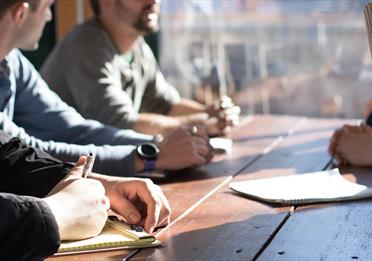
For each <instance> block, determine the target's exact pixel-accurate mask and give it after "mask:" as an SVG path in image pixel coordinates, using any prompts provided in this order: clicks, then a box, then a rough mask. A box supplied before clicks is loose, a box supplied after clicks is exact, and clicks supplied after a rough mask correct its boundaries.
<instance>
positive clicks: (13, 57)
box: [5, 48, 29, 67]
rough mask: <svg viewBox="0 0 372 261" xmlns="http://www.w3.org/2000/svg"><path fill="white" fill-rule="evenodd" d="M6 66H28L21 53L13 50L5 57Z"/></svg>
mask: <svg viewBox="0 0 372 261" xmlns="http://www.w3.org/2000/svg"><path fill="white" fill-rule="evenodd" d="M5 59H6V61H7V62H8V64H10V65H11V66H12V67H19V66H21V64H24V63H27V64H29V62H28V60H27V58H26V57H25V56H24V55H23V54H22V52H21V51H20V50H19V49H16V48H15V49H13V50H11V51H10V52H9V53H8V54H7V56H6V57H5Z"/></svg>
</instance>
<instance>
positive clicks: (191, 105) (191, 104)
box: [168, 99, 207, 116]
mask: <svg viewBox="0 0 372 261" xmlns="http://www.w3.org/2000/svg"><path fill="white" fill-rule="evenodd" d="M206 109H207V108H206V106H205V105H203V104H201V103H199V102H196V101H193V100H189V99H181V100H180V102H179V103H177V104H175V105H173V107H172V108H171V110H170V111H169V113H168V115H169V116H181V115H187V114H193V113H200V112H206Z"/></svg>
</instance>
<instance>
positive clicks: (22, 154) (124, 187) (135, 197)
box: [0, 132, 170, 260]
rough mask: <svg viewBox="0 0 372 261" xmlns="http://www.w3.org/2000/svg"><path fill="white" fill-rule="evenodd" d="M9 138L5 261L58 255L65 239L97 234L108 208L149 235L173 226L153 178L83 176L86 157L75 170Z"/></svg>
mask: <svg viewBox="0 0 372 261" xmlns="http://www.w3.org/2000/svg"><path fill="white" fill-rule="evenodd" d="M4 137H6V134H5V133H4V132H0V138H1V145H0V169H1V172H0V177H1V180H2V182H1V183H0V211H1V213H2V215H1V219H0V244H1V248H0V258H1V259H3V260H39V259H43V258H45V257H47V256H49V255H52V254H53V253H55V252H56V251H57V249H58V247H59V245H60V241H61V240H78V239H84V238H88V237H92V236H96V235H97V234H99V233H100V231H101V230H102V228H103V226H104V224H105V221H106V218H107V211H108V209H111V210H112V211H114V212H115V213H117V214H120V215H121V216H123V217H124V218H125V220H126V221H127V222H128V223H131V224H138V225H141V226H143V227H144V229H145V230H146V231H147V232H149V233H151V232H152V231H153V230H154V228H155V227H158V226H165V225H167V224H168V223H169V215H170V206H169V203H168V201H167V199H166V198H165V196H164V194H163V193H162V192H161V190H160V188H159V187H158V186H156V185H155V184H154V183H152V182H151V181H150V180H148V179H137V178H120V177H109V176H105V175H101V174H97V173H91V174H89V176H88V178H82V174H83V166H84V164H85V161H86V158H85V157H80V158H79V160H78V161H77V162H76V164H75V166H73V165H71V164H69V163H64V162H61V161H59V160H57V159H55V158H53V157H51V156H50V155H48V154H46V153H44V152H42V151H40V150H38V149H35V148H32V147H29V146H27V145H25V144H23V142H22V141H21V140H19V139H18V138H13V139H11V140H9V141H4ZM82 192H83V193H82ZM142 209H145V210H146V211H145V212H143V211H142ZM35 238H38V240H35Z"/></svg>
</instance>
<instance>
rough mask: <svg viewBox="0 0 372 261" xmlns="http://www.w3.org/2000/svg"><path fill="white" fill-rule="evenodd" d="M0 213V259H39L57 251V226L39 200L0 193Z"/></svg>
mask: <svg viewBox="0 0 372 261" xmlns="http://www.w3.org/2000/svg"><path fill="white" fill-rule="evenodd" d="M0 213H2V214H1V222H0V244H1V248H0V256H1V257H2V259H4V260H41V259H44V258H45V257H47V256H49V255H52V254H53V253H55V252H56V251H57V249H58V247H59V233H58V226H57V223H56V220H55V218H54V215H53V214H52V212H51V211H50V209H49V207H48V206H47V205H46V204H45V203H44V202H43V201H42V200H40V199H37V198H33V197H24V196H16V195H12V194H7V193H0ZM36 238H37V240H35V239H36Z"/></svg>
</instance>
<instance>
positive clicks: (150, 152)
mask: <svg viewBox="0 0 372 261" xmlns="http://www.w3.org/2000/svg"><path fill="white" fill-rule="evenodd" d="M159 152H160V150H159V148H158V146H156V145H155V144H154V143H151V142H146V143H142V144H139V145H138V146H137V155H138V156H139V157H140V158H141V159H143V161H144V163H145V167H144V168H143V171H144V172H146V171H149V172H151V171H153V170H154V169H155V165H156V159H157V158H158V155H159Z"/></svg>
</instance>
